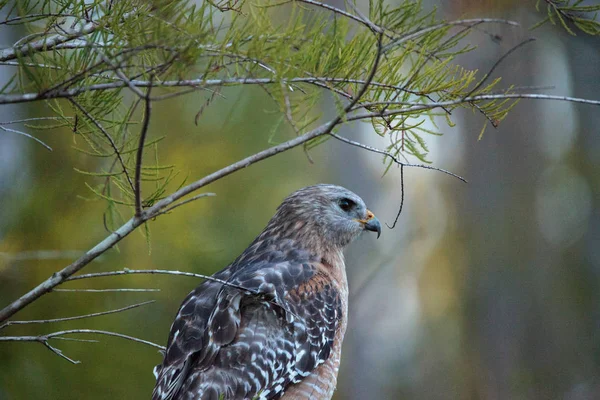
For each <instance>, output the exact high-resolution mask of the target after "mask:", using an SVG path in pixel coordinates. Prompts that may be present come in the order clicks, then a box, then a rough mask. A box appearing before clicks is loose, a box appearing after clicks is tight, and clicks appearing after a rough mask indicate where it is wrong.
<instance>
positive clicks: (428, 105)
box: [347, 93, 600, 121]
mask: <svg viewBox="0 0 600 400" xmlns="http://www.w3.org/2000/svg"><path fill="white" fill-rule="evenodd" d="M502 99H536V100H555V101H568V102H571V103H582V104H590V105H594V106H600V100H590V99H582V98H578V97H569V96H553V95H547V94H535V93H503V94H481V95H475V96H471V97H463V98H460V99H455V100H448V101H439V102H434V103H426V104H419V103H411V102H401V101H392V102H386V101H379V102H372V103H367V104H365V107H369V106H373V105H378V104H395V105H407V106H409V107H407V108H401V109H397V110H387V111H385V112H370V113H363V114H356V115H352V116H350V117H348V119H347V120H348V121H358V120H362V119H367V118H381V117H386V116H390V115H398V114H406V113H411V112H415V111H421V110H432V109H434V108H441V107H447V106H455V105H459V104H464V103H469V102H472V101H484V100H502Z"/></svg>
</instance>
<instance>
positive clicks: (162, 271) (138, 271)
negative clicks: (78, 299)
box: [64, 269, 260, 295]
mask: <svg viewBox="0 0 600 400" xmlns="http://www.w3.org/2000/svg"><path fill="white" fill-rule="evenodd" d="M135 274H151V275H154V274H157V275H160V274H164V275H180V276H191V277H194V278H202V279H206V280H207V281H212V282H217V283H220V284H222V285H225V286H230V287H233V288H236V289H239V290H241V291H244V292H247V293H249V294H255V295H256V294H260V293H259V292H257V291H256V290H252V289H248V288H245V287H243V286H240V285H236V284H234V283H231V282H227V281H224V280H222V279H219V278H215V277H213V276H209V275H202V274H195V273H192V272H183V271H171V270H165V269H124V270H122V271H109V272H96V273H92V274H84V275H75V276H71V277H69V278H66V279H65V280H64V281H65V282H68V281H76V280H79V279H89V278H101V277H105V276H116V275H135Z"/></svg>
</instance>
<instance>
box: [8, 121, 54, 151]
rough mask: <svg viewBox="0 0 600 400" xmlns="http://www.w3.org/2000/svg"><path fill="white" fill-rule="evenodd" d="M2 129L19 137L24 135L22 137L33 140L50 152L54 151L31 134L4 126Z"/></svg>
mask: <svg viewBox="0 0 600 400" xmlns="http://www.w3.org/2000/svg"><path fill="white" fill-rule="evenodd" d="M0 129H2V130H3V131H4V132H12V133H16V134H18V135H22V136H25V137H28V138H29V139H33V140H35V141H36V142H38V143H39V144H41V145H42V146H44V147H45V148H46V149H48V150H49V151H52V147H50V146H48V145H47V144H46V143H44V142H42V141H41V140H40V139H38V138H36V137H35V136H32V135H30V134H29V133H25V132H22V131H18V130H16V129H12V128H7V127H5V126H2V125H0Z"/></svg>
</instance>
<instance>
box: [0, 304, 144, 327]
mask: <svg viewBox="0 0 600 400" xmlns="http://www.w3.org/2000/svg"><path fill="white" fill-rule="evenodd" d="M154 301H155V300H149V301H144V302H142V303H136V304H132V305H129V306H127V307H122V308H117V309H114V310H108V311H102V312H97V313H91V314H84V315H76V316H74V317H64V318H53V319H36V320H29V321H6V322H5V323H3V324H2V325H0V329H3V328H6V327H7V326H11V325H28V324H50V323H54V322H64V321H73V320H77V319H84V318H93V317H99V316H101V315H108V314H115V313H120V312H123V311H127V310H131V309H133V308H137V307H141V306H145V305H146V304H150V303H154Z"/></svg>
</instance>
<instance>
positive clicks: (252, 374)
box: [152, 260, 342, 400]
mask: <svg viewBox="0 0 600 400" xmlns="http://www.w3.org/2000/svg"><path fill="white" fill-rule="evenodd" d="M323 268H324V267H323V266H321V265H319V264H318V263H314V262H291V261H279V260H276V261H274V262H270V261H265V260H262V261H255V262H254V263H252V264H250V265H245V266H244V267H243V268H237V270H233V269H232V270H227V269H226V270H224V271H222V272H221V273H219V274H218V275H215V277H219V278H220V279H227V280H228V282H230V283H231V284H233V285H236V286H241V287H244V288H246V289H248V291H243V290H241V289H239V288H237V287H232V286H227V285H223V284H220V283H218V282H212V281H207V282H205V283H203V284H202V285H200V286H199V287H198V288H197V289H195V290H194V291H193V292H192V293H190V295H189V296H188V297H187V299H186V300H185V301H184V303H183V304H182V306H181V308H180V310H179V313H178V314H177V317H176V319H175V322H174V323H173V326H172V328H171V334H170V337H169V342H168V346H167V351H166V354H165V358H164V361H163V364H162V365H161V366H159V367H158V371H157V383H156V387H155V388H154V392H153V397H152V398H153V400H159V399H160V400H166V399H173V400H174V399H215V400H216V399H221V398H224V399H251V398H254V397H258V398H260V399H277V398H279V397H281V395H282V394H283V393H284V391H285V390H286V388H287V387H288V386H289V385H291V384H294V383H298V382H300V381H301V380H302V378H303V377H305V376H307V375H309V374H310V373H311V372H312V371H313V370H314V369H315V368H316V367H317V366H318V365H320V364H321V363H323V362H325V361H326V360H327V359H328V358H329V355H330V352H331V349H332V347H333V342H334V338H335V334H336V330H337V328H338V321H339V319H340V318H341V313H342V306H341V298H340V293H339V292H338V290H337V288H336V287H335V286H334V285H332V284H331V281H330V279H328V276H326V275H325V273H324V272H323V271H324V269H323ZM221 396H222V397H221Z"/></svg>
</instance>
